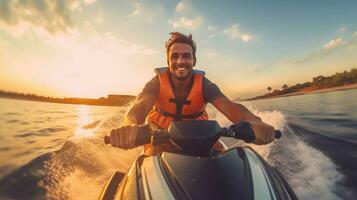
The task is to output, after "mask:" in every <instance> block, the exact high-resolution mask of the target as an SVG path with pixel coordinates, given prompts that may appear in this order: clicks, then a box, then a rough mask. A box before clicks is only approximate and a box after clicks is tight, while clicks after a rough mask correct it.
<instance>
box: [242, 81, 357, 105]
mask: <svg viewBox="0 0 357 200" xmlns="http://www.w3.org/2000/svg"><path fill="white" fill-rule="evenodd" d="M350 89H357V83H353V84H348V85H343V86H336V87H329V88H319V89H313V90H304V89H303V90H301V91H297V92H291V93H287V94H281V95H274V96H265V97H263V96H262V97H254V98H251V99H246V100H245V101H254V100H262V99H273V98H280V97H289V96H297V95H307V94H316V93H325V92H333V91H340V90H350Z"/></svg>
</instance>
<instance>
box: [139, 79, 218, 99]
mask: <svg viewBox="0 0 357 200" xmlns="http://www.w3.org/2000/svg"><path fill="white" fill-rule="evenodd" d="M202 87H203V88H202V90H203V91H202V92H203V98H204V100H205V102H206V103H208V102H209V103H212V102H213V101H214V100H215V99H216V98H217V97H221V96H224V94H223V93H222V92H221V90H220V89H219V88H218V86H217V85H216V84H214V83H212V82H211V81H209V80H208V79H207V78H206V77H203V79H202ZM159 92H160V80H159V77H158V76H157V75H156V76H155V77H154V78H152V79H151V80H150V81H149V82H148V83H146V85H145V87H144V89H143V90H142V91H141V93H140V94H139V95H147V94H151V95H155V96H159Z"/></svg>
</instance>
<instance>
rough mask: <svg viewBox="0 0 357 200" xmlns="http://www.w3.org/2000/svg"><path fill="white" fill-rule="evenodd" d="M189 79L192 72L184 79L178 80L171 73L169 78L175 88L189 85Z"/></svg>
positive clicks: (183, 87)
mask: <svg viewBox="0 0 357 200" xmlns="http://www.w3.org/2000/svg"><path fill="white" fill-rule="evenodd" d="M191 79H192V73H191V74H190V75H189V76H188V77H187V78H186V79H185V80H179V79H177V78H176V77H175V76H173V75H172V74H171V80H172V83H173V84H174V85H173V87H174V88H175V89H185V88H189V87H190V85H191Z"/></svg>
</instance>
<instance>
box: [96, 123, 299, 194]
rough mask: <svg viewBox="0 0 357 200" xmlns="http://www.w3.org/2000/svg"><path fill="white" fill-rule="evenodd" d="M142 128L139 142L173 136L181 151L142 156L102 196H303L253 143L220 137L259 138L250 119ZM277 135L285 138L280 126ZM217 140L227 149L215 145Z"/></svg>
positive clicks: (107, 139)
mask: <svg viewBox="0 0 357 200" xmlns="http://www.w3.org/2000/svg"><path fill="white" fill-rule="evenodd" d="M141 132H142V134H140V135H141V136H142V137H140V138H138V140H137V146H140V145H143V144H147V143H150V141H152V142H153V143H154V144H159V143H160V142H164V141H167V140H170V141H171V142H173V143H174V144H175V145H177V146H178V147H179V148H180V150H179V151H177V152H163V153H160V154H159V155H155V156H145V155H140V156H139V157H138V158H137V159H136V161H135V162H134V164H133V165H132V167H131V168H130V170H129V172H128V173H127V174H126V175H124V174H123V173H121V172H118V171H117V172H115V173H114V174H113V175H112V177H111V178H110V180H109V181H108V182H107V184H106V186H105V187H104V189H103V191H102V193H101V195H100V198H99V199H264V200H265V199H293V200H294V199H297V197H296V195H295V193H294V192H293V191H292V189H291V187H290V186H289V184H288V183H287V182H286V181H285V179H284V178H283V177H282V176H281V175H280V173H279V172H278V171H277V170H276V169H275V168H273V167H270V166H269V165H268V164H267V163H266V162H265V161H264V159H263V158H261V157H260V156H259V155H258V154H257V153H256V152H255V151H254V150H253V149H252V148H250V147H236V148H232V149H228V148H227V146H226V145H225V144H224V143H223V142H222V141H221V140H220V139H219V137H220V136H225V137H232V138H236V139H243V140H245V141H246V142H253V141H254V140H255V136H254V132H253V130H252V129H251V127H250V124H249V123H246V122H243V123H240V124H234V125H232V126H230V127H228V128H221V127H220V126H219V125H218V123H217V122H216V121H210V120H191V121H176V122H173V123H172V124H171V125H170V128H169V130H168V132H165V131H157V130H156V131H152V130H150V128H149V126H143V127H142V130H141ZM275 136H276V138H279V137H280V136H281V133H280V131H276V133H275ZM217 141H218V142H219V143H221V144H222V145H223V147H224V150H222V151H217V150H216V149H215V148H213V147H214V144H215V143H216V142H217ZM105 143H107V144H108V143H109V138H108V137H105Z"/></svg>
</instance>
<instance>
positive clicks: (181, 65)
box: [110, 32, 274, 155]
mask: <svg viewBox="0 0 357 200" xmlns="http://www.w3.org/2000/svg"><path fill="white" fill-rule="evenodd" d="M165 46H166V58H167V64H168V67H164V68H158V69H156V70H155V71H156V73H157V76H155V77H154V78H153V79H152V80H151V81H150V82H148V83H147V84H146V86H145V87H144V89H143V91H142V92H141V93H140V94H139V95H138V96H137V98H136V100H135V102H134V104H133V106H132V107H131V108H130V109H129V110H128V112H127V114H126V116H125V120H124V124H123V126H121V127H120V128H118V129H113V130H112V132H111V136H110V144H111V145H113V146H115V147H120V148H124V149H129V148H132V147H134V144H135V142H134V141H135V139H136V137H137V135H138V129H137V127H138V126H139V125H141V124H143V123H144V122H145V120H146V121H147V122H148V123H150V124H152V125H154V126H156V128H160V129H163V130H167V129H168V127H169V125H170V123H171V122H173V121H185V120H193V119H195V120H208V115H207V112H206V110H205V108H206V104H207V103H208V102H209V103H212V104H213V105H214V106H215V107H216V108H217V109H218V110H219V111H220V112H221V113H223V114H224V115H225V116H226V117H227V118H228V119H229V120H230V121H231V122H232V123H239V122H241V121H246V122H249V123H250V125H251V127H252V129H253V130H254V132H255V134H256V140H255V141H254V143H255V144H258V145H262V144H267V143H270V142H272V141H273V140H274V128H273V127H272V126H270V125H268V124H265V123H264V122H263V121H262V120H261V119H260V118H259V117H258V116H255V115H254V114H252V113H251V112H250V111H249V110H248V109H247V108H245V107H244V106H243V105H241V104H239V103H235V102H232V101H231V100H229V99H228V98H227V97H226V96H225V95H224V94H223V93H222V92H221V91H220V90H219V88H218V87H217V85H216V84H214V83H212V82H210V81H209V80H208V79H207V78H206V77H205V76H204V74H205V73H204V72H203V71H199V70H193V67H194V66H195V64H196V49H197V47H196V44H195V42H194V41H193V40H192V35H188V36H186V35H184V34H182V33H178V32H174V33H171V37H170V38H169V40H168V41H167V42H166V44H165ZM173 148H175V147H173V146H172V144H171V143H168V142H166V143H161V144H160V145H152V144H147V145H145V146H144V149H145V154H146V155H155V154H158V153H160V152H162V151H168V150H171V149H173Z"/></svg>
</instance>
